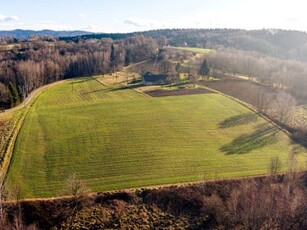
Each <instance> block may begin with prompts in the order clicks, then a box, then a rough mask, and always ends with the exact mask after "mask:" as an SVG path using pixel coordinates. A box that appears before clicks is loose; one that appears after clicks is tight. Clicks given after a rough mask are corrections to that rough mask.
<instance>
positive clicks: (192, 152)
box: [7, 78, 291, 197]
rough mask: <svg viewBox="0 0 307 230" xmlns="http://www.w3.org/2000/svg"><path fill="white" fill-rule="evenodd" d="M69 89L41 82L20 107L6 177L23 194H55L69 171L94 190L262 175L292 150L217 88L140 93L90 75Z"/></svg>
mask: <svg viewBox="0 0 307 230" xmlns="http://www.w3.org/2000/svg"><path fill="white" fill-rule="evenodd" d="M74 89H75V91H74V92H72V87H71V82H70V81H67V82H64V83H63V84H61V85H58V86H56V87H54V88H51V89H48V90H47V91H46V92H44V93H43V94H42V95H41V96H40V97H39V98H38V100H37V101H36V102H35V103H34V105H33V107H32V108H31V111H30V112H29V113H28V115H27V118H26V121H25V124H24V126H23V128H22V130H21V133H20V136H19V138H18V140H17V144H16V149H15V153H14V157H13V161H12V165H11V168H10V171H9V175H8V180H7V183H8V185H9V186H10V185H13V184H20V186H21V187H22V192H23V196H24V197H46V196H54V195H58V194H59V191H60V190H61V189H62V187H63V184H64V183H65V180H66V179H67V178H68V177H69V175H70V174H71V173H73V172H75V173H76V174H77V175H78V177H79V178H81V179H82V180H84V181H85V183H86V185H87V186H89V187H90V188H91V189H92V190H93V191H102V190H112V189H123V188H132V187H139V186H147V185H158V184H166V183H177V182H188V181H198V180H202V179H203V178H204V176H205V178H206V179H215V178H227V177H239V176H247V175H256V174H262V173H266V172H267V166H268V163H269V160H270V158H271V156H275V155H279V156H280V159H282V161H283V162H284V164H283V166H285V160H286V159H287V156H288V153H289V151H290V149H291V145H290V144H289V143H290V141H289V139H288V137H287V136H286V135H285V134H283V133H281V132H277V131H276V130H275V129H274V128H273V127H271V126H268V125H267V123H266V122H265V121H264V120H263V119H261V118H259V117H257V116H255V115H253V114H252V113H251V112H250V111H249V110H248V109H246V108H245V107H243V106H241V105H239V104H237V103H236V102H234V101H232V100H230V99H227V98H225V97H223V96H220V95H217V94H205V95H190V96H177V97H165V98H149V97H145V96H143V95H142V94H140V93H137V92H135V91H133V90H114V88H109V87H106V86H103V85H101V84H99V83H98V82H97V81H96V80H93V79H92V78H83V79H79V80H78V81H75V83H74ZM275 132H277V133H276V134H274V135H273V133H275Z"/></svg>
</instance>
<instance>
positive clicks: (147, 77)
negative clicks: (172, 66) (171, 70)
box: [142, 72, 167, 85]
mask: <svg viewBox="0 0 307 230" xmlns="http://www.w3.org/2000/svg"><path fill="white" fill-rule="evenodd" d="M142 82H143V84H144V85H163V84H165V83H167V75H165V74H153V73H150V72H147V73H145V74H144V75H143V76H142Z"/></svg>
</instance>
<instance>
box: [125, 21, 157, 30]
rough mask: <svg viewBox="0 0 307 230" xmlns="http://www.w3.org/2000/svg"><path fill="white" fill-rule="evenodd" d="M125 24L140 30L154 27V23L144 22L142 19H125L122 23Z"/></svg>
mask: <svg viewBox="0 0 307 230" xmlns="http://www.w3.org/2000/svg"><path fill="white" fill-rule="evenodd" d="M124 23H125V24H128V25H132V26H135V27H142V28H153V27H155V26H156V23H155V22H153V21H146V20H142V19H126V20H125V21H124Z"/></svg>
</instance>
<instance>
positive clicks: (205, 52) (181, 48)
mask: <svg viewBox="0 0 307 230" xmlns="http://www.w3.org/2000/svg"><path fill="white" fill-rule="evenodd" d="M171 48H173V49H178V50H185V51H191V52H195V53H201V54H208V53H210V52H213V51H214V50H213V49H204V48H196V47H171Z"/></svg>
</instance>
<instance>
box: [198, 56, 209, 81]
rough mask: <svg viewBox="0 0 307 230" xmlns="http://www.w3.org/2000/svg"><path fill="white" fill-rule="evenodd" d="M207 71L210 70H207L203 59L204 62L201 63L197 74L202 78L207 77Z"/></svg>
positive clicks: (206, 64)
mask: <svg viewBox="0 0 307 230" xmlns="http://www.w3.org/2000/svg"><path fill="white" fill-rule="evenodd" d="M209 70H210V69H209V66H208V63H207V60H206V59H204V61H203V63H202V65H201V67H200V69H199V71H198V73H199V75H201V76H202V77H206V76H207V75H208V73H209Z"/></svg>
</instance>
